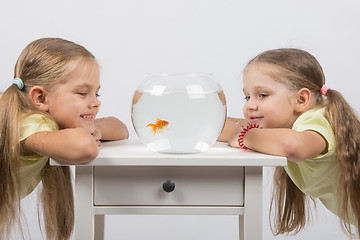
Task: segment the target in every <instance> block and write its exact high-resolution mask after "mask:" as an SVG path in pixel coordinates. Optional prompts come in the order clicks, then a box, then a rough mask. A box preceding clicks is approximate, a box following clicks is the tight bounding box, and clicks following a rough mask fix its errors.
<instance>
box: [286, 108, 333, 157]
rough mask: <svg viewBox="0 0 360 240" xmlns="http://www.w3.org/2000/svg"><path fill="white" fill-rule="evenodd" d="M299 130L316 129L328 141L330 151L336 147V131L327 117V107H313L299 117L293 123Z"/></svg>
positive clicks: (295, 128)
mask: <svg viewBox="0 0 360 240" xmlns="http://www.w3.org/2000/svg"><path fill="white" fill-rule="evenodd" d="M292 129H293V130H295V131H298V132H303V131H309V130H310V131H314V132H317V133H319V134H320V135H321V136H322V137H323V138H324V139H325V141H326V142H327V146H328V151H331V150H332V149H335V135H334V131H333V129H332V127H331V125H330V123H329V121H328V120H327V119H326V117H325V108H313V109H311V110H309V111H307V112H305V113H303V114H302V115H300V116H299V117H298V119H297V120H296V121H295V123H294V125H293V128H292Z"/></svg>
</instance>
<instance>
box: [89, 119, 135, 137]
mask: <svg viewBox="0 0 360 240" xmlns="http://www.w3.org/2000/svg"><path fill="white" fill-rule="evenodd" d="M95 127H96V128H97V129H98V130H99V131H100V132H101V140H104V141H106V140H110V141H112V140H121V139H127V138H129V132H128V129H127V127H126V126H125V124H124V123H122V122H121V121H120V120H119V119H117V118H115V117H106V118H98V119H96V120H95Z"/></svg>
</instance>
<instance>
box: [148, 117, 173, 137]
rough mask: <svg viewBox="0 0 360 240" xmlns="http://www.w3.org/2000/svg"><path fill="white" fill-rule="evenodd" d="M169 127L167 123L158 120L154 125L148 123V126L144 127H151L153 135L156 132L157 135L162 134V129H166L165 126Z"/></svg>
mask: <svg viewBox="0 0 360 240" xmlns="http://www.w3.org/2000/svg"><path fill="white" fill-rule="evenodd" d="M168 125H169V122H167V121H165V120H160V119H159V118H156V122H155V124H154V123H149V124H148V125H146V127H151V128H152V132H153V134H154V135H155V134H156V132H159V133H164V130H163V128H166V129H168V128H167V126H168Z"/></svg>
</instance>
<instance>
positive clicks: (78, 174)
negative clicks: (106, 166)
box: [75, 166, 95, 240]
mask: <svg viewBox="0 0 360 240" xmlns="http://www.w3.org/2000/svg"><path fill="white" fill-rule="evenodd" d="M93 203H94V201H93V167H92V166H76V167H75V239H79V240H80V239H86V240H94V223H95V217H94V214H93Z"/></svg>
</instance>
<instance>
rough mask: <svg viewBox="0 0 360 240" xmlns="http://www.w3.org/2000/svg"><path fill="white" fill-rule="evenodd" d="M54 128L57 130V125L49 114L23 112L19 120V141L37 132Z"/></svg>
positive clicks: (53, 129) (51, 130)
mask: <svg viewBox="0 0 360 240" xmlns="http://www.w3.org/2000/svg"><path fill="white" fill-rule="evenodd" d="M56 130H58V128H57V125H56V123H55V121H54V120H52V119H51V118H50V117H49V116H46V115H45V114H40V113H34V114H24V115H23V116H22V120H21V137H20V141H22V140H24V139H26V138H27V137H28V136H30V135H32V134H34V133H37V132H42V131H50V132H53V131H56Z"/></svg>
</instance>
